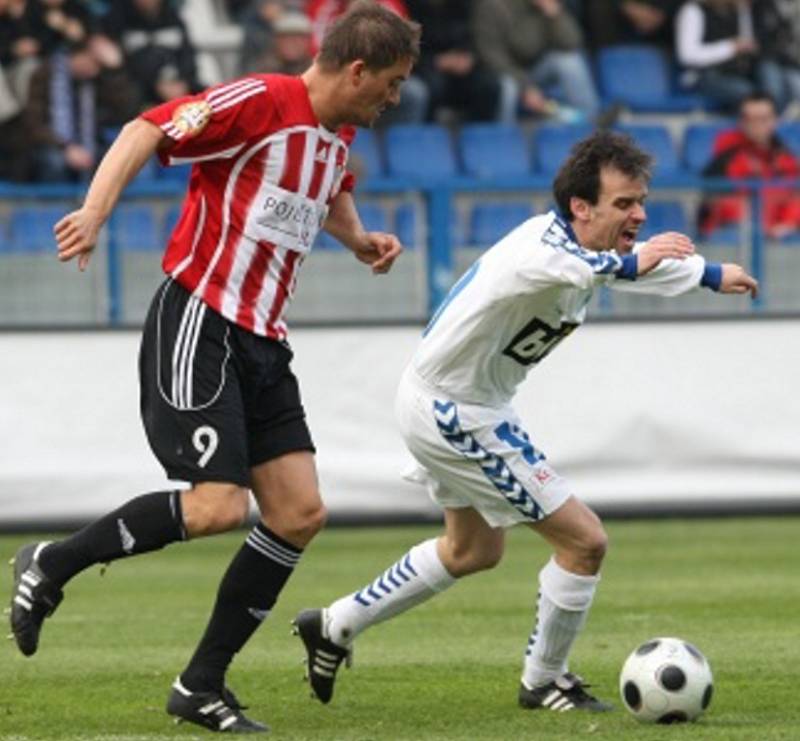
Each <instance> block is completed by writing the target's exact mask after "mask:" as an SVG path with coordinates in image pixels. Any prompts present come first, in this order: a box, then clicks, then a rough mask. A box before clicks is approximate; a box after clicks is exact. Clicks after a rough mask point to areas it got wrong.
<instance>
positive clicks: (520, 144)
mask: <svg viewBox="0 0 800 741" xmlns="http://www.w3.org/2000/svg"><path fill="white" fill-rule="evenodd" d="M458 143H459V149H460V151H461V162H462V163H463V165H464V171H465V172H466V173H467V174H468V175H474V176H475V177H478V178H492V177H502V176H503V175H526V174H527V173H528V172H529V171H530V166H529V162H530V155H529V153H528V145H527V142H526V141H525V136H524V135H523V133H522V129H521V128H520V127H519V126H513V125H511V124H468V125H466V126H462V127H461V134H460V137H459V140H458Z"/></svg>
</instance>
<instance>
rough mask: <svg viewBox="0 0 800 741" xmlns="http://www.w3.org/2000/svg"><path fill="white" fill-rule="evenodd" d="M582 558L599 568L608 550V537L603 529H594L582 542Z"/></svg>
mask: <svg viewBox="0 0 800 741" xmlns="http://www.w3.org/2000/svg"><path fill="white" fill-rule="evenodd" d="M579 548H580V551H581V556H582V558H583V559H584V560H586V561H588V562H590V563H594V564H597V566H598V567H599V566H600V564H601V563H602V562H603V559H604V558H605V555H606V551H607V550H608V535H607V534H606V531H605V530H604V529H603V528H602V527H597V528H593V529H592V530H591V531H589V532H588V533H586V534H585V535H584V536H583V538H581V542H580V546H579Z"/></svg>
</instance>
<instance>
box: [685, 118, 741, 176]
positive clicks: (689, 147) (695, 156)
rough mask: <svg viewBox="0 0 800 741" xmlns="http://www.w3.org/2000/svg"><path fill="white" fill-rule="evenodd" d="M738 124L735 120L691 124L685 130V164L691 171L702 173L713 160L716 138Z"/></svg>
mask: <svg viewBox="0 0 800 741" xmlns="http://www.w3.org/2000/svg"><path fill="white" fill-rule="evenodd" d="M735 125H736V124H735V123H734V122H733V121H714V122H713V123H696V124H690V125H689V126H687V127H686V130H685V131H684V132H683V164H684V167H685V168H686V169H687V170H689V172H694V173H700V172H702V171H703V168H704V167H705V166H706V165H707V164H708V163H709V162H710V161H711V156H712V154H713V152H714V140H715V139H716V138H717V136H718V135H719V134H720V133H721V132H723V131H727V130H728V129H730V128H732V127H733V126H735Z"/></svg>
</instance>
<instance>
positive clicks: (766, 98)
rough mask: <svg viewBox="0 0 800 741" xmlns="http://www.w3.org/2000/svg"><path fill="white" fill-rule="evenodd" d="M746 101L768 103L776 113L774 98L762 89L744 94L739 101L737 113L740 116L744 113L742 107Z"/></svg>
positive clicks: (776, 105)
mask: <svg viewBox="0 0 800 741" xmlns="http://www.w3.org/2000/svg"><path fill="white" fill-rule="evenodd" d="M748 103H769V104H770V105H771V106H772V110H773V111H775V112H776V113H777V112H778V104H777V103H776V102H775V98H773V97H772V96H771V95H770V94H769V93H765V92H763V91H756V92H754V93H749V94H747V95H745V96H744V98H742V99H741V100H740V101H739V115H740V116H741V115H742V113H744V107H745V106H746V105H747V104H748Z"/></svg>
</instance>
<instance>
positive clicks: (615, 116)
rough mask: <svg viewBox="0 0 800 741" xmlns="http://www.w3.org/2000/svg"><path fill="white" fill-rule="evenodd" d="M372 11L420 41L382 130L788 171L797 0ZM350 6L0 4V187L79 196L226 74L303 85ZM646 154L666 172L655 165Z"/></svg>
mask: <svg viewBox="0 0 800 741" xmlns="http://www.w3.org/2000/svg"><path fill="white" fill-rule="evenodd" d="M376 1H378V2H381V3H383V4H384V5H386V6H387V7H389V8H391V9H392V10H393V11H395V12H397V13H398V14H400V15H402V16H404V17H409V18H413V19H415V20H417V21H419V22H420V23H421V24H422V27H423V41H422V55H421V58H420V60H419V63H418V64H417V66H416V67H415V69H414V73H413V76H412V77H411V79H410V80H408V82H407V83H406V84H405V86H404V88H403V91H402V96H401V101H400V105H399V106H398V107H397V108H395V109H392V110H390V111H387V112H386V113H385V114H384V116H383V117H382V118H381V119H380V121H379V127H380V128H381V129H382V130H383V131H385V130H386V129H387V128H390V127H394V128H397V126H398V124H425V123H434V124H437V125H439V126H441V127H446V128H447V129H448V130H449V131H451V132H455V131H457V130H458V129H460V128H464V127H467V128H468V127H469V125H473V124H475V123H480V122H484V123H489V124H495V125H497V126H516V127H520V128H521V129H522V130H524V131H525V132H526V133H527V134H529V133H530V132H531V131H534V132H535V131H537V130H538V129H540V128H541V127H542V126H546V125H552V124H557V125H559V126H563V128H568V127H567V125H568V124H579V125H580V126H578V127H575V131H576V133H575V135H574V136H575V137H577V136H578V135H579V134H578V133H577V132H583V131H584V129H581V128H580V127H581V126H582V127H584V128H585V127H587V126H595V125H599V126H611V125H615V124H619V123H620V122H623V123H624V122H627V123H628V124H630V123H631V122H633V123H634V124H635V123H637V122H638V123H642V122H644V123H650V124H652V123H653V122H654V121H655V122H657V123H658V124H659V126H660V127H661V128H662V130H663V129H666V130H667V134H666V135H665V136H668V137H671V138H672V139H679V138H681V137H682V136H683V134H684V131H685V130H686V128H687V123H691V122H694V121H697V120H698V119H699V120H701V121H703V122H705V124H706V129H705V132H706V133H705V139H704V147H703V148H702V149H701V152H700V155H698V156H699V157H700V158H701V159H700V160H699V161H697V156H695V157H694V161H692V162H689V161H688V160H687V162H686V163H684V164H686V166H687V169H688V170H690V171H693V172H694V173H696V174H705V175H707V176H717V177H732V178H735V177H739V178H754V177H757V178H780V177H797V175H798V173H800V165H799V164H798V154H800V152H798V151H797V150H798V149H800V134H798V132H799V131H800V0H688V1H687V0H662V1H658V0H376ZM349 4H350V0H0V180H6V181H14V182H33V183H57V182H81V181H85V180H87V179H88V177H89V176H90V175H91V173H92V171H93V169H94V168H95V166H96V164H97V162H98V161H99V158H100V157H101V156H102V154H103V151H104V150H105V148H107V147H108V146H109V144H110V142H111V141H112V140H113V137H114V135H115V134H116V132H117V131H118V129H119V126H121V125H122V124H123V123H124V122H125V121H127V120H128V119H130V118H131V117H133V116H135V115H136V113H137V112H138V111H140V110H142V109H144V108H146V107H149V106H153V105H156V104H158V103H160V102H163V101H167V100H170V99H173V98H176V97H179V96H184V95H187V94H190V93H193V92H197V91H199V90H201V89H203V88H204V87H206V86H209V85H213V84H216V83H220V82H222V81H224V80H226V79H230V78H232V77H236V76H239V75H244V74H248V73H252V72H281V73H288V74H298V73H300V72H302V71H303V70H304V69H305V68H306V67H307V65H308V64H309V62H310V61H311V59H312V58H313V55H314V54H315V52H316V50H317V49H318V47H319V44H320V40H321V39H322V37H323V35H324V34H325V30H326V29H327V28H328V26H329V25H330V24H331V23H332V22H333V21H334V20H335V19H336V18H337V17H338V16H340V15H341V14H342V13H344V12H345V11H346V10H347V7H348V5H349ZM709 120H711V121H714V122H716V124H718V125H716V124H715V126H714V127H712V128H711V129H709V127H708V125H707V124H708V121H709ZM793 121H794V122H796V123H795V124H792V122H793ZM787 125H788V128H787ZM781 127H783V128H781ZM506 131H507V130H506ZM709 132H710V133H709ZM544 133H545V132H544V129H542V140H544ZM640 133H642V135H643V136H644V137H645V139H646V138H647V136H650V137H651V138H652V135H653V132H649V133H648V132H640ZM656 133H658V132H656ZM691 133H695V132H691ZM711 134H713V136H711ZM379 136H380V132H379ZM415 141H416V142H420V141H421V140H420V139H419V138H415ZM644 144H645V145H647V142H646V141H645V142H644ZM657 144H658V142H657V141H655V140H654V141H651V142H650V148H651V149H652V148H655V150H656V155H657V158H658V159H660V162H659V167H660V173H661V174H664V173H665V172H667V168H668V167H669V162H668V160H669V158H670V156H671V153H670V152H661V153H660V154H661V156H660V157H659V152H658V146H657ZM690 144H691V143H690V142H689V140H688V137H687V138H686V145H685V146H686V147H688V148H691V147H690ZM543 146H544V145H543ZM671 146H672V145H671V144H667V145H666V146H665V147H664V149H669V148H670V147H671ZM488 148H489V149H491V148H492V145H491V144H489V145H488ZM793 150H794V151H793ZM690 154H691V153H690V152H687V154H686V157H687V158H689V159H690ZM363 164H364V163H363V162H360V161H359V159H358V152H356V157H355V158H354V160H353V166H354V167H356V168H359V167H363ZM545 169H546V168H545ZM362 174H364V173H362ZM468 174H469V173H468ZM796 191H797V188H794V189H792V188H789V189H787V188H785V187H784V188H780V187H777V188H774V189H772V190H771V191H770V192H768V193H766V202H765V214H764V227H765V231H766V233H767V235H768V236H771V237H776V238H782V237H783V236H784V235H786V234H792V233H795V234H796V233H800V196H798V195H797V193H796ZM742 203H743V201H742V200H741V199H740V198H737V197H735V195H734V196H730V197H728V198H727V199H725V198H719V199H716V200H714V201H707V202H706V203H704V204H702V205H701V207H700V208H699V210H698V213H697V217H696V225H697V227H698V231H699V233H701V234H703V233H705V234H710V233H712V232H713V231H714V230H715V229H716V230H720V229H724V227H725V225H731V224H736V223H738V222H739V221H741V219H742V218H743V216H744V215H745V214H744V206H742Z"/></svg>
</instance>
